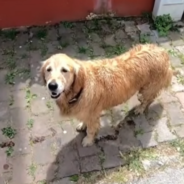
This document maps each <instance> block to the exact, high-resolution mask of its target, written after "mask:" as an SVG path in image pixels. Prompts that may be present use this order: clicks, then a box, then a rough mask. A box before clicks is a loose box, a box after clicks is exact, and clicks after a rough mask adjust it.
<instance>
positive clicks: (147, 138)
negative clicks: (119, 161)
mask: <svg viewBox="0 0 184 184" xmlns="http://www.w3.org/2000/svg"><path fill="white" fill-rule="evenodd" d="M155 137H156V134H155V132H146V133H144V134H142V135H141V134H139V135H138V136H137V139H138V140H139V141H140V142H141V144H142V147H143V148H149V147H153V146H156V145H157V144H158V143H157V141H156V140H155Z"/></svg>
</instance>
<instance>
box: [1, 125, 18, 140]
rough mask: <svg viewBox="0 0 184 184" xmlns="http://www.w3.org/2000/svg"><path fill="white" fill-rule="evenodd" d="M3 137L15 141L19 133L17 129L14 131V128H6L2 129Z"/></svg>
mask: <svg viewBox="0 0 184 184" xmlns="http://www.w3.org/2000/svg"><path fill="white" fill-rule="evenodd" d="M1 131H2V133H3V135H5V136H6V137H8V138H10V139H13V138H14V137H15V135H16V133H17V131H16V130H15V129H13V128H12V127H6V128H2V129H1Z"/></svg>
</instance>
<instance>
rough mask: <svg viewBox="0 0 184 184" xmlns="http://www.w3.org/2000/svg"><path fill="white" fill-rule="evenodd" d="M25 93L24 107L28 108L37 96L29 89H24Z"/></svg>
mask: <svg viewBox="0 0 184 184" xmlns="http://www.w3.org/2000/svg"><path fill="white" fill-rule="evenodd" d="M25 91H26V102H27V105H26V107H27V108H30V105H31V102H32V100H33V99H35V98H36V97H37V95H36V94H33V93H32V92H31V90H30V89H29V88H26V89H25Z"/></svg>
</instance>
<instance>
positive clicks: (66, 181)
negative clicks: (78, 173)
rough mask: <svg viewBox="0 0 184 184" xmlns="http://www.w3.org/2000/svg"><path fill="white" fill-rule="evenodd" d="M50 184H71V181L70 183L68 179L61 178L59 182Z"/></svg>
mask: <svg viewBox="0 0 184 184" xmlns="http://www.w3.org/2000/svg"><path fill="white" fill-rule="evenodd" d="M50 184H73V181H70V178H63V179H61V180H56V181H53V182H51V183H50Z"/></svg>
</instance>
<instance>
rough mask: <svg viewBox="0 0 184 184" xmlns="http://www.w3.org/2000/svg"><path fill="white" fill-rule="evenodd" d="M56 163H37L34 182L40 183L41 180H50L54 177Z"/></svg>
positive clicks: (56, 167) (56, 168)
mask: <svg viewBox="0 0 184 184" xmlns="http://www.w3.org/2000/svg"><path fill="white" fill-rule="evenodd" d="M57 170H58V165H57V164H56V163H51V164H46V165H37V169H36V173H35V182H38V183H41V181H45V180H46V181H47V182H48V181H51V180H54V179H55V175H56V172H57Z"/></svg>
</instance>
